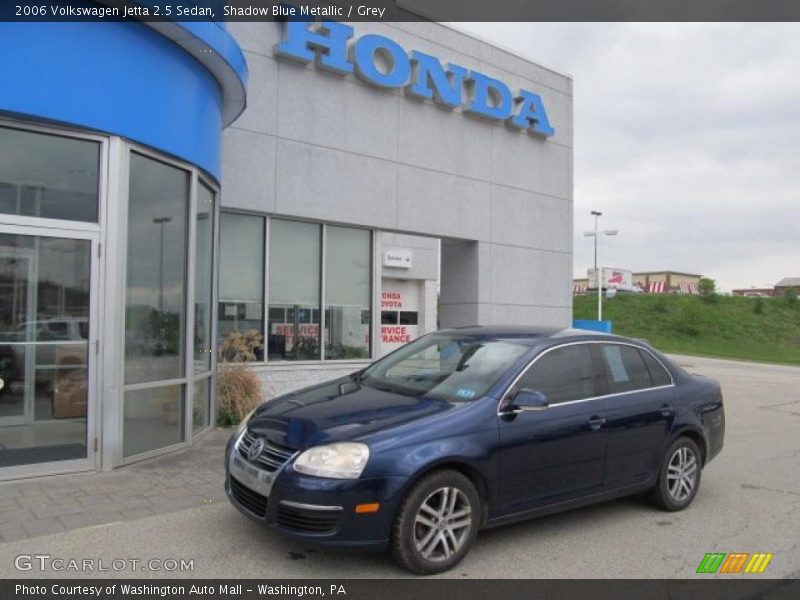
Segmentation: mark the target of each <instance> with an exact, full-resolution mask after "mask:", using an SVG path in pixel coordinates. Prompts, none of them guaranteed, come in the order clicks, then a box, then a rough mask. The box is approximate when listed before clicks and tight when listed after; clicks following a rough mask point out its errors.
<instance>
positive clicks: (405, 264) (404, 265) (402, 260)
mask: <svg viewBox="0 0 800 600" xmlns="http://www.w3.org/2000/svg"><path fill="white" fill-rule="evenodd" d="M412 259H413V253H412V252H411V250H397V249H394V250H387V251H386V252H384V253H383V266H384V267H394V268H395V269H410V268H411V266H412Z"/></svg>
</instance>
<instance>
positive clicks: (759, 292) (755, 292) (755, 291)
mask: <svg viewBox="0 0 800 600" xmlns="http://www.w3.org/2000/svg"><path fill="white" fill-rule="evenodd" d="M731 294H733V295H734V296H747V297H749V298H757V297H769V296H774V295H775V288H757V287H751V288H744V289H740V290H731Z"/></svg>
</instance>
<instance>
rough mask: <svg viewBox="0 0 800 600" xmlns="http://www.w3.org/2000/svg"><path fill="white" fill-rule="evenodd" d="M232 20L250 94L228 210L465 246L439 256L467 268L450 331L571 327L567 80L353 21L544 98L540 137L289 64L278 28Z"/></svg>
mask: <svg viewBox="0 0 800 600" xmlns="http://www.w3.org/2000/svg"><path fill="white" fill-rule="evenodd" d="M229 26H230V30H231V32H232V33H233V35H234V36H235V37H236V39H237V40H238V41H239V43H240V44H241V45H242V47H243V48H244V50H245V55H246V58H247V61H248V65H249V67H250V92H249V99H248V108H247V110H246V111H245V113H244V114H243V115H242V117H241V118H240V119H239V120H238V121H236V122H235V123H234V124H233V125H232V126H231V127H229V128H228V129H227V130H226V133H225V135H224V140H223V143H224V150H223V191H222V204H223V206H228V207H236V208H240V209H249V210H255V211H261V212H269V213H272V214H278V215H288V216H294V217H305V218H310V219H315V220H327V221H332V222H342V223H352V224H358V225H364V226H370V227H375V228H379V229H383V230H387V231H394V232H407V233H421V234H426V235H432V236H438V237H446V238H450V239H452V240H457V241H458V243H456V244H453V245H451V247H450V249H449V250H448V251H447V252H445V253H444V257H443V269H444V270H447V269H449V268H451V267H452V268H454V269H456V270H457V271H458V273H459V277H458V278H453V277H447V276H446V274H443V282H442V300H443V305H442V312H443V315H442V324H443V325H463V324H469V323H488V324H491V323H499V322H504V323H533V324H535V323H541V324H547V325H552V324H561V325H568V324H569V322H570V319H571V314H570V313H571V282H572V187H573V185H572V138H573V136H572V81H571V80H570V79H569V78H568V77H565V76H563V75H560V74H557V73H555V72H553V71H550V70H548V69H546V68H543V67H541V66H538V65H536V64H534V63H531V62H528V61H526V60H523V59H521V58H519V57H517V56H514V55H512V54H509V53H508V52H505V51H503V50H500V49H498V48H495V47H493V46H491V45H489V44H486V43H484V42H482V41H479V40H477V39H474V38H472V37H470V36H467V35H464V34H462V33H460V32H457V31H455V30H453V29H450V28H447V27H444V26H442V25H439V24H436V23H397V24H394V25H390V24H385V23H357V24H355V29H356V36H357V37H359V36H361V35H363V34H365V33H369V32H375V33H380V34H382V35H386V36H387V37H389V38H391V39H393V40H395V41H396V42H398V43H399V44H400V45H401V46H403V48H405V49H406V50H411V49H418V50H421V51H423V52H428V53H430V54H432V55H434V56H436V57H437V58H439V59H440V60H441V61H442V62H449V61H452V62H455V63H457V64H460V65H462V66H464V67H466V68H474V69H476V70H478V71H481V72H483V73H486V74H487V75H489V76H492V77H496V78H498V79H500V80H502V81H504V82H506V83H507V84H509V86H511V87H522V88H525V89H529V90H531V91H534V92H536V93H539V94H540V95H541V96H542V98H543V100H544V103H545V106H546V107H547V111H548V115H549V117H550V122H551V123H552V125H553V127H555V129H556V135H555V136H553V137H552V138H549V139H547V140H544V139H540V138H537V137H534V136H531V135H528V134H526V133H524V132H520V131H514V130H510V129H509V128H507V127H504V126H503V125H502V124H499V123H496V122H487V121H483V120H478V119H474V118H470V117H468V116H466V115H464V114H461V111H460V110H455V111H447V110H443V109H442V108H440V107H438V106H437V105H435V104H433V103H431V102H417V101H413V100H410V99H409V98H407V97H405V95H404V94H403V92H402V91H401V90H390V91H385V90H378V89H375V88H373V87H371V86H369V85H367V84H366V83H363V82H362V81H361V80H359V79H358V78H356V77H354V76H348V77H341V76H338V75H333V74H330V73H326V72H324V71H322V70H320V69H317V68H315V67H314V66H313V65H311V64H309V65H302V64H297V63H295V62H291V61H286V60H281V59H277V58H276V57H275V56H274V46H275V44H277V43H278V42H279V40H280V38H281V35H282V33H281V27H282V26H281V25H280V24H277V23H235V22H234V23H230V24H229ZM464 240H467V241H469V242H472V243H468V244H461V242H462V241H464ZM473 246H474V248H473ZM461 251H464V252H465V253H466V254H465V256H463V257H460V258H459V257H457V256H456V255H457V254H458V253H459V252H461ZM476 259H479V260H476Z"/></svg>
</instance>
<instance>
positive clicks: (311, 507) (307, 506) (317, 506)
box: [280, 500, 344, 511]
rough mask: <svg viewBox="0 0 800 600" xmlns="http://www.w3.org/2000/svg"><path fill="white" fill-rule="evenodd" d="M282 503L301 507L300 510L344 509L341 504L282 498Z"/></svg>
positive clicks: (290, 506) (292, 506)
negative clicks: (313, 502)
mask: <svg viewBox="0 0 800 600" xmlns="http://www.w3.org/2000/svg"><path fill="white" fill-rule="evenodd" d="M280 503H281V504H283V505H284V506H288V507H289V508H299V509H300V510H319V511H328V510H336V511H339V510H344V508H342V507H341V506H324V505H322V504H305V503H304V502H292V501H291V500H281V501H280Z"/></svg>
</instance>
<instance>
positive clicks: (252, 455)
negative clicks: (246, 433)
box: [247, 438, 264, 460]
mask: <svg viewBox="0 0 800 600" xmlns="http://www.w3.org/2000/svg"><path fill="white" fill-rule="evenodd" d="M263 449H264V438H256V439H254V440H253V443H252V444H250V448H248V450H247V458H248V460H255V459H257V458H258V457H259V456H260V455H261V451H262V450H263Z"/></svg>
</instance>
